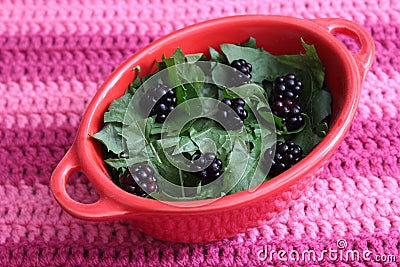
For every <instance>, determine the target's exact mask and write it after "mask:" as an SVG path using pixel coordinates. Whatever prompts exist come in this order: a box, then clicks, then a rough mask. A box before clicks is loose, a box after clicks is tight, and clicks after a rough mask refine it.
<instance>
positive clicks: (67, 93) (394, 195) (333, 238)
mask: <svg viewBox="0 0 400 267" xmlns="http://www.w3.org/2000/svg"><path fill="white" fill-rule="evenodd" d="M99 3H100V2H98V1H73V0H59V1H48V2H45V1H39V0H5V1H1V4H0V162H1V163H0V266H129V265H132V266H260V265H292V266H298V265H315V266H320V265H324V266H330V265H338V266H347V265H349V266H364V265H367V266H379V265H381V264H383V263H385V264H386V265H387V266H397V265H398V263H397V262H400V253H399V248H400V241H399V240H400V232H399V228H400V185H399V183H400V167H399V166H400V163H399V161H400V113H399V110H400V104H399V103H400V102H399V100H398V99H399V98H400V59H399V58H400V52H399V51H400V50H399V48H400V2H399V1H392V0H378V1H361V0H324V1H322V0H321V1H315V0H275V1H259V0H247V1H207V0H200V1H194V0H154V1H147V0H140V1H128V0H126V1H114V0H106V1H104V4H103V5H101V4H99ZM250 13H261V14H282V15H291V16H296V17H302V18H316V17H342V18H346V19H350V20H353V21H354V22H356V23H358V24H361V25H363V26H364V27H365V28H366V29H367V30H368V31H369V32H370V33H371V34H372V36H373V38H374V40H375V42H376V43H375V44H376V59H375V62H374V64H373V66H372V69H371V71H370V72H369V73H368V75H367V77H366V80H365V84H364V88H363V90H362V95H361V102H360V105H359V108H358V113H357V115H356V118H355V120H354V123H353V126H352V128H351V130H350V132H349V133H348V134H347V136H346V138H345V140H344V142H343V143H342V144H341V146H340V148H339V149H338V150H337V151H336V153H335V154H334V156H333V158H332V159H331V161H330V163H329V166H328V169H327V170H326V172H324V173H323V175H322V177H320V179H318V180H317V182H316V183H315V185H314V186H313V187H311V188H309V189H308V191H307V192H306V193H305V194H304V196H303V197H301V198H300V199H299V200H298V201H296V202H295V204H294V205H293V206H292V207H290V208H289V209H287V210H285V211H283V212H281V213H279V214H278V216H276V217H275V218H273V219H271V220H269V221H261V222H260V224H259V226H258V227H256V228H253V229H248V231H246V232H245V233H241V234H238V235H237V236H235V237H232V238H229V239H226V240H221V241H216V242H210V243H205V244H180V243H170V242H163V241H159V240H155V239H153V238H151V237H149V236H146V235H144V234H142V233H140V232H139V231H137V230H136V229H135V228H134V227H133V226H132V225H130V224H129V223H128V222H125V221H111V222H99V223H94V222H87V221H81V220H78V219H76V218H73V217H71V216H70V215H68V214H67V213H66V212H64V211H63V210H62V209H61V207H60V206H59V205H58V204H57V203H56V201H55V200H54V198H53V195H52V193H51V191H50V187H49V181H50V176H51V173H52V171H53V169H54V167H55V166H56V165H57V163H58V162H59V161H60V159H61V158H62V157H63V156H64V154H65V152H66V150H67V149H68V148H69V147H70V145H71V143H72V142H73V140H74V136H75V133H76V131H77V127H78V125H79V123H80V120H81V118H82V115H83V112H84V111H85V109H86V107H87V105H88V102H89V101H90V100H91V98H92V97H93V95H94V94H95V92H96V90H97V89H98V87H99V85H100V84H101V83H102V82H103V81H104V79H105V78H106V77H107V75H108V74H109V73H110V72H111V70H112V69H113V68H114V67H116V66H117V65H119V64H120V63H121V62H122V61H123V60H124V59H126V58H127V57H129V56H130V55H131V54H133V53H134V52H135V51H136V50H137V49H139V48H141V47H143V46H145V45H147V44H149V43H150V42H151V41H153V40H154V39H156V38H158V37H160V36H163V35H165V34H167V33H169V32H172V31H173V30H175V29H178V28H182V27H184V26H186V25H189V24H192V23H195V22H199V21H204V20H207V19H211V18H217V17H221V16H227V15H234V14H250ZM68 189H69V192H70V193H71V195H73V197H74V198H75V199H77V200H79V201H82V202H90V201H92V200H93V199H95V198H96V192H95V190H94V189H93V188H92V186H91V185H90V183H89V182H88V180H87V178H85V177H84V176H82V175H79V174H76V175H74V176H73V177H72V178H71V179H70V181H69V183H68ZM312 251H313V252H315V253H316V256H317V257H316V258H314V259H313V255H312ZM324 251H325V252H324ZM356 252H358V257H357V253H356ZM307 255H310V257H311V259H310V258H307V257H308V256H307ZM396 260H397V262H395V261H396Z"/></svg>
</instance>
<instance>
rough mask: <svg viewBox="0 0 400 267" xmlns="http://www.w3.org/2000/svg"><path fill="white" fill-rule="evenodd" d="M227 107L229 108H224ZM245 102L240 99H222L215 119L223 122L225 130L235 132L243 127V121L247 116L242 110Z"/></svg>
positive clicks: (244, 110) (245, 111)
mask: <svg viewBox="0 0 400 267" xmlns="http://www.w3.org/2000/svg"><path fill="white" fill-rule="evenodd" d="M225 105H227V106H228V107H229V108H227V107H225ZM245 105H246V102H245V101H244V100H243V99H242V98H233V99H229V98H224V99H222V100H221V105H218V111H217V113H216V118H217V119H218V120H219V121H221V122H224V126H225V127H226V129H227V130H237V129H240V128H241V127H242V126H243V121H244V120H245V119H246V118H247V117H248V116H249V114H248V112H247V110H246V109H245V108H244V107H245Z"/></svg>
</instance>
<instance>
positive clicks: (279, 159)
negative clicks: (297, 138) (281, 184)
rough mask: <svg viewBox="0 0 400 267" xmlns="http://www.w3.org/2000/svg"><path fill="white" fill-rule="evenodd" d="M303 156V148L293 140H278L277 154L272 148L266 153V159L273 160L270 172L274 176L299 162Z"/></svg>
mask: <svg viewBox="0 0 400 267" xmlns="http://www.w3.org/2000/svg"><path fill="white" fill-rule="evenodd" d="M302 157H303V150H302V149H301V147H300V146H299V145H296V143H295V142H294V141H292V140H287V141H285V142H282V141H278V142H277V143H276V147H275V155H274V154H273V150H272V149H271V148H270V149H267V150H266V151H265V153H264V159H265V160H268V161H271V168H270V170H269V173H268V174H269V175H270V176H272V177H274V176H277V175H279V174H281V173H282V172H284V171H286V170H288V169H289V168H291V167H292V166H293V165H295V164H296V163H297V162H299V161H300V160H301V159H302Z"/></svg>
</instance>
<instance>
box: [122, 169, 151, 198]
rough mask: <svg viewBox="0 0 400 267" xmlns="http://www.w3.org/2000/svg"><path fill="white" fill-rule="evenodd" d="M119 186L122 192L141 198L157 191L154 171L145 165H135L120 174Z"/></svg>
mask: <svg viewBox="0 0 400 267" xmlns="http://www.w3.org/2000/svg"><path fill="white" fill-rule="evenodd" d="M119 184H120V187H121V188H122V189H123V190H125V191H127V192H129V193H131V194H134V195H137V196H141V197H146V196H147V195H148V193H151V192H156V191H157V190H158V185H157V179H156V177H154V171H153V169H152V168H151V167H150V166H149V165H147V164H136V165H133V166H131V167H130V168H128V169H127V170H126V171H125V172H124V173H123V174H122V176H121V178H120V183H119Z"/></svg>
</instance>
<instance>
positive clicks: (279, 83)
mask: <svg viewBox="0 0 400 267" xmlns="http://www.w3.org/2000/svg"><path fill="white" fill-rule="evenodd" d="M302 90H303V83H302V82H301V81H299V80H296V75H294V74H287V75H285V76H279V77H277V78H276V79H275V82H274V87H273V89H272V93H273V95H274V97H278V96H282V97H283V98H284V99H289V100H291V101H297V100H299V97H300V92H301V91H302Z"/></svg>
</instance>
